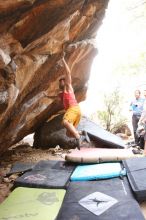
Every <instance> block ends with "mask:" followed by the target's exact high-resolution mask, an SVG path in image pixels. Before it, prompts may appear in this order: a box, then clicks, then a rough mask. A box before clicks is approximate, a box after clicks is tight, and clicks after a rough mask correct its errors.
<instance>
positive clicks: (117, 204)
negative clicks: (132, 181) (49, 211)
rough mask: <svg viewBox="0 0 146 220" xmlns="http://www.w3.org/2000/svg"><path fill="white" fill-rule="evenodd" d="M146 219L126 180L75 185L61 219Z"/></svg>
mask: <svg viewBox="0 0 146 220" xmlns="http://www.w3.org/2000/svg"><path fill="white" fill-rule="evenodd" d="M69 219H80V220H89V219H90V220H97V219H98V220H113V219H115V220H125V219H131V220H144V219H145V218H144V216H143V214H142V212H141V209H140V207H139V204H138V203H137V201H136V200H135V198H134V197H133V194H132V193H131V189H130V186H129V184H128V181H127V179H126V177H125V178H124V179H123V180H122V179H120V178H113V179H107V180H99V181H82V182H71V183H70V185H69V188H68V190H67V192H66V195H65V198H64V202H63V204H62V208H61V210H60V212H59V215H58V217H57V220H69Z"/></svg>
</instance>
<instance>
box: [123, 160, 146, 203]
mask: <svg viewBox="0 0 146 220" xmlns="http://www.w3.org/2000/svg"><path fill="white" fill-rule="evenodd" d="M123 165H124V167H125V168H126V170H127V176H128V180H129V182H130V185H131V188H132V191H133V192H134V195H135V197H136V199H137V200H138V201H139V202H142V201H146V181H145V180H146V157H141V158H133V159H127V160H123Z"/></svg>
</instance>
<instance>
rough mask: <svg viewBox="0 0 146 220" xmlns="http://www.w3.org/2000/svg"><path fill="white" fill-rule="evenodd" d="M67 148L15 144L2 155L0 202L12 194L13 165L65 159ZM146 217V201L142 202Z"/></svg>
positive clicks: (15, 176)
mask: <svg viewBox="0 0 146 220" xmlns="http://www.w3.org/2000/svg"><path fill="white" fill-rule="evenodd" d="M66 153H67V150H63V149H61V148H59V147H58V146H57V147H56V148H51V149H48V150H41V149H34V148H32V147H31V146H30V145H29V144H27V143H20V144H19V145H16V146H13V147H12V148H11V149H10V150H9V151H7V152H6V153H5V154H4V155H3V156H2V157H0V203H1V202H3V201H4V200H5V198H6V197H7V196H8V195H9V194H10V192H11V189H12V186H13V182H14V180H15V179H16V178H17V177H18V176H19V174H12V175H11V176H9V177H6V174H7V173H8V172H9V171H10V169H11V167H12V165H13V164H14V163H16V162H25V163H34V164H35V163H37V162H38V161H40V160H64V155H65V154H66ZM140 207H141V209H142V212H143V214H144V216H145V219H146V202H143V203H141V204H140Z"/></svg>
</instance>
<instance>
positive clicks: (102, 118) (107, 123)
mask: <svg viewBox="0 0 146 220" xmlns="http://www.w3.org/2000/svg"><path fill="white" fill-rule="evenodd" d="M103 102H104V107H103V110H102V111H101V110H98V111H97V112H96V115H97V118H98V119H99V123H100V124H101V125H102V126H103V127H104V128H105V129H106V130H107V131H110V132H112V133H115V131H116V130H118V128H120V127H121V126H122V125H125V123H126V122H127V119H126V117H124V116H123V115H122V113H121V112H122V105H123V98H122V96H121V95H120V90H119V89H118V88H116V89H115V90H114V91H112V92H111V93H109V94H108V95H104V100H103ZM92 118H95V115H92Z"/></svg>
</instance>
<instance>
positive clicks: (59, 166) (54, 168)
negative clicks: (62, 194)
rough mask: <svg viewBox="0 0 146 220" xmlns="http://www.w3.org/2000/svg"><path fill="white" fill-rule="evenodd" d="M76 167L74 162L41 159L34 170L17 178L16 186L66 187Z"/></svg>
mask: <svg viewBox="0 0 146 220" xmlns="http://www.w3.org/2000/svg"><path fill="white" fill-rule="evenodd" d="M74 169H75V165H74V164H71V163H67V162H64V161H53V160H52V161H40V162H39V163H38V164H36V166H35V167H34V168H33V170H32V171H30V172H27V173H25V174H23V175H22V176H21V177H19V178H17V179H16V180H15V183H14V187H18V186H24V187H34V188H59V189H64V188H66V187H67V185H68V183H69V179H70V176H71V174H72V172H73V171H74Z"/></svg>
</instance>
